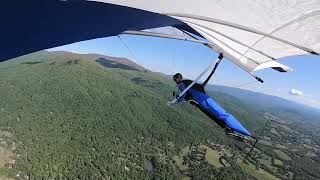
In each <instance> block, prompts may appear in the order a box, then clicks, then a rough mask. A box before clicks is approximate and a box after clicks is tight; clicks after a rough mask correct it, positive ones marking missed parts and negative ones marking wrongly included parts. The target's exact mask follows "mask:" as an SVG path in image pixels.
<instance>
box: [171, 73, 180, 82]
mask: <svg viewBox="0 0 320 180" xmlns="http://www.w3.org/2000/svg"><path fill="white" fill-rule="evenodd" d="M178 77H181V78H182V75H181V74H180V73H176V74H175V75H173V80H174V81H175V80H176V79H177V78H178Z"/></svg>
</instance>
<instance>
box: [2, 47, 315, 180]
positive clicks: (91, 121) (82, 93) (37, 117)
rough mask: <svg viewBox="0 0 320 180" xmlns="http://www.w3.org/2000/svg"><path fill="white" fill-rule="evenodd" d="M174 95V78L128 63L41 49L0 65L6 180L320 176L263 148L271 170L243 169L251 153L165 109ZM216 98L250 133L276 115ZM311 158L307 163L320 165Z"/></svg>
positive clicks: (253, 165)
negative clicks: (243, 160)
mask: <svg viewBox="0 0 320 180" xmlns="http://www.w3.org/2000/svg"><path fill="white" fill-rule="evenodd" d="M175 90H176V87H175V85H174V83H173V82H171V81H168V79H167V78H166V77H164V76H159V74H156V73H152V72H150V71H148V70H146V69H144V68H143V67H141V66H139V65H137V64H134V63H133V62H131V61H130V60H127V59H123V58H112V57H108V56H103V55H97V54H89V55H81V54H74V53H69V52H47V51H41V52H38V53H33V54H30V55H26V56H22V57H19V58H16V59H12V60H10V61H7V62H4V63H1V64H0V95H1V101H0V109H1V111H0V150H1V152H2V153H0V159H4V160H3V161H0V178H7V177H11V178H18V179H52V178H56V179H181V178H189V179H190V178H192V179H270V178H272V179H275V178H284V177H288V178H298V179H299V177H302V176H304V175H307V177H309V178H317V177H320V176H319V172H320V171H318V169H317V168H316V166H315V164H311V166H315V167H313V168H311V169H310V168H307V167H304V166H303V167H300V166H298V165H297V164H294V163H293V162H292V163H291V161H288V162H287V161H286V160H285V159H284V158H281V157H278V156H272V153H274V151H273V149H272V147H273V145H272V146H271V145H270V146H269V145H263V148H264V149H265V153H264V154H269V155H270V162H271V157H273V158H274V159H273V161H272V162H273V164H272V165H270V167H269V166H266V167H264V166H261V167H262V168H257V167H258V166H259V167H260V160H259V159H258V158H256V157H251V158H250V159H249V160H250V161H249V162H248V163H247V164H242V163H239V160H238V158H237V157H238V156H239V155H241V154H243V153H242V152H243V151H245V148H246V147H247V145H243V144H242V143H235V142H234V140H232V139H229V138H227V137H226V136H225V134H224V131H223V130H222V129H221V128H219V127H218V126H217V125H215V124H214V123H213V122H212V121H211V120H210V119H209V118H207V117H206V116H205V115H204V114H202V113H201V112H200V111H199V110H197V109H196V108H195V107H193V106H191V105H189V104H188V103H182V104H181V105H178V106H175V107H169V106H167V101H169V100H171V98H172V97H171V96H172V91H175ZM210 94H211V95H212V96H213V97H214V98H215V99H216V100H217V101H218V102H219V103H220V104H221V105H222V106H223V107H225V108H226V109H227V110H228V111H230V112H231V113H232V114H234V116H235V117H237V118H238V119H239V120H240V121H241V122H243V123H244V125H245V126H247V127H248V129H250V130H251V131H255V130H261V128H262V127H263V126H264V124H265V122H266V121H267V120H268V118H266V116H267V115H268V117H269V116H271V115H269V114H268V113H267V112H262V111H256V110H255V109H254V108H253V107H252V105H251V104H246V103H244V102H243V101H242V100H241V99H240V98H236V97H234V96H232V95H229V94H226V93H223V92H218V91H213V92H210ZM261 113H262V114H261ZM266 113H267V115H265V114H266ZM274 116H276V115H274V114H273V115H272V117H274ZM292 128H294V127H292ZM269 130H271V129H269ZM275 136H276V135H275ZM292 136H294V134H292ZM266 138H268V137H266ZM270 138H271V140H276V137H273V136H272V137H270ZM305 138H307V136H306V137H305ZM306 141H307V140H306ZM310 143H311V144H312V143H314V140H313V139H311V140H310ZM310 143H309V144H308V145H310ZM278 144H280V142H279V143H278ZM282 146H284V144H282ZM310 146H311V145H310ZM312 147H315V146H312ZM299 150H300V149H298V150H297V152H300V151H299ZM270 151H271V153H270ZM259 152H260V153H262V154H263V152H264V151H262V150H261V151H260V150H259ZM281 152H283V153H284V154H286V153H288V154H289V153H290V152H289V151H288V152H287V151H286V150H282V151H281ZM311 153H315V154H316V153H317V152H316V151H312V152H311ZM256 154H258V153H256ZM269 155H268V156H267V157H269ZM312 155H313V154H312ZM316 155H317V154H316ZM292 157H295V156H292ZM297 158H298V156H297ZM299 158H300V156H299ZM309 158H311V159H312V160H309V159H307V158H306V159H303V160H304V161H306V162H314V163H316V162H319V161H318V160H319V159H316V158H314V156H310V157H309ZM257 162H259V163H257ZM280 162H282V163H283V164H285V165H286V167H287V166H288V167H290V169H288V170H287V171H284V170H283V167H282V166H284V165H283V164H281V165H279V163H280ZM277 163H278V164H277ZM258 164H259V165H258ZM287 164H288V165H287ZM268 168H271V169H268ZM272 168H274V169H272ZM256 169H257V170H256ZM259 169H260V170H259ZM299 169H302V170H301V171H300V170H299ZM308 169H309V170H308Z"/></svg>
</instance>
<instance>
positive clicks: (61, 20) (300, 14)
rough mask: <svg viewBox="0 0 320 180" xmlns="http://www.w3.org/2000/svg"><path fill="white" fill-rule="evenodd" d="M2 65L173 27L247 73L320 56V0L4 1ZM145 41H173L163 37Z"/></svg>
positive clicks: (285, 69)
mask: <svg viewBox="0 0 320 180" xmlns="http://www.w3.org/2000/svg"><path fill="white" fill-rule="evenodd" d="M0 18H1V22H2V25H3V26H2V28H1V29H0V40H1V45H0V48H1V52H0V61H5V60H8V59H10V58H14V57H17V56H21V55H24V54H28V53H31V52H35V51H39V50H43V49H48V48H53V47H56V46H61V45H65V44H70V43H74V42H78V41H83V40H89V39H94V38H101V37H109V36H116V35H119V34H121V33H127V34H128V33H131V34H137V35H138V34H139V33H140V35H142V34H141V33H144V35H146V34H147V31H146V30H147V29H149V30H150V29H156V28H159V27H173V28H174V29H176V30H179V31H181V32H183V34H184V35H188V38H185V39H181V37H180V36H176V35H170V36H171V38H173V39H179V38H180V39H181V40H191V41H193V42H197V43H202V44H205V45H207V46H208V45H209V46H210V47H211V48H212V49H213V50H215V51H219V52H223V53H224V56H225V57H226V58H227V59H229V60H231V61H232V62H233V63H235V64H236V65H238V66H239V67H241V68H242V69H244V70H245V71H247V72H249V73H252V72H253V71H256V70H260V69H264V68H273V69H275V70H277V71H280V72H289V71H292V69H291V68H290V67H287V66H285V65H283V64H281V63H279V62H278V61H277V60H279V59H281V58H284V57H289V56H296V55H305V54H313V55H319V52H320V31H318V27H319V26H320V1H318V0H309V1H305V0H295V1H286V0H278V1H250V0H242V1H233V0H224V1H220V0H189V1H187V2H186V1H183V0H175V1H171V0H161V1H150V0H135V1H132V0H99V1H67V0H65V1H58V0H56V1H54V0H51V1H38V0H30V1H17V0H13V1H3V2H1V3H0ZM148 33H149V34H148V35H149V36H158V37H162V38H164V36H167V37H165V38H170V37H169V35H168V34H166V32H165V31H158V32H157V33H154V32H150V31H149V32H148Z"/></svg>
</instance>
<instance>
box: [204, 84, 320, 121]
mask: <svg viewBox="0 0 320 180" xmlns="http://www.w3.org/2000/svg"><path fill="white" fill-rule="evenodd" d="M207 90H208V91H218V92H224V93H226V94H229V95H232V96H234V97H236V98H238V99H241V101H242V102H244V103H246V104H248V105H252V107H253V108H255V109H256V110H259V111H272V112H274V113H278V114H281V113H285V112H286V113H295V115H296V117H295V118H294V119H296V120H297V119H300V120H302V119H308V120H311V121H313V122H315V123H317V124H320V110H319V109H316V108H312V107H310V106H306V105H303V104H300V103H297V102H294V101H290V100H287V99H284V98H280V97H277V96H272V95H267V94H263V93H258V92H253V91H249V90H244V89H239V88H231V87H226V86H217V85H207ZM297 115H299V116H300V117H297ZM306 117H307V118H306Z"/></svg>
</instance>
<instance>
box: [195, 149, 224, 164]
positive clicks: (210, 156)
mask: <svg viewBox="0 0 320 180" xmlns="http://www.w3.org/2000/svg"><path fill="white" fill-rule="evenodd" d="M200 148H204V149H206V155H205V157H206V160H207V161H208V163H209V164H212V165H214V166H215V167H217V168H220V167H223V165H222V164H221V163H220V161H219V158H220V154H219V152H218V151H215V150H212V149H211V148H209V147H208V146H205V145H201V146H200Z"/></svg>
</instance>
